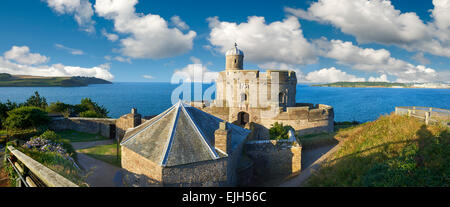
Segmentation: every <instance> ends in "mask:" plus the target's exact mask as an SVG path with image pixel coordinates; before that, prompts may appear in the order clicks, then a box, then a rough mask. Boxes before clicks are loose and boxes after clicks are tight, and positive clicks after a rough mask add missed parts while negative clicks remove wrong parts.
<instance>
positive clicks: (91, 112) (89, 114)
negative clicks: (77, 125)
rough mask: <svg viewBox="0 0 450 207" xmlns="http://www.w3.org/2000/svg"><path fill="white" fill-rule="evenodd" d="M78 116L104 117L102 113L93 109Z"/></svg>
mask: <svg viewBox="0 0 450 207" xmlns="http://www.w3.org/2000/svg"><path fill="white" fill-rule="evenodd" d="M78 116H79V117H86V118H104V117H103V116H102V115H100V114H98V113H97V112H95V111H92V110H89V111H83V112H81V113H80V114H79V115H78Z"/></svg>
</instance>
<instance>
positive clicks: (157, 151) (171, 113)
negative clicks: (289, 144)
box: [120, 102, 250, 186]
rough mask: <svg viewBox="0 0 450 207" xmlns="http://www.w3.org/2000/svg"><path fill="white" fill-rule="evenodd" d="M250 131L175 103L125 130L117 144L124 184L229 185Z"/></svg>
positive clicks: (235, 181)
mask: <svg viewBox="0 0 450 207" xmlns="http://www.w3.org/2000/svg"><path fill="white" fill-rule="evenodd" d="M249 133H250V131H249V130H246V129H244V128H241V127H238V126H236V125H233V124H230V123H227V122H225V121H223V120H222V119H219V118H217V117H215V116H212V115H210V114H208V113H205V112H203V111H201V110H199V109H196V108H194V107H191V106H189V105H185V104H183V103H182V102H179V103H177V104H175V105H174V106H172V107H171V108H169V109H167V110H166V111H164V112H163V113H161V114H159V115H157V116H156V117H154V118H152V119H151V120H148V121H146V122H144V123H142V124H141V125H139V126H137V127H135V128H132V129H129V130H127V132H126V133H125V136H124V138H123V140H122V142H121V144H120V145H121V146H122V147H121V150H122V168H123V169H125V170H126V171H127V173H126V175H125V176H124V177H125V179H124V182H125V183H126V184H127V185H130V186H153V185H155V186H234V185H236V184H237V181H238V178H237V165H238V162H239V159H240V156H241V154H242V149H243V145H244V143H245V141H246V139H247V137H248V135H249Z"/></svg>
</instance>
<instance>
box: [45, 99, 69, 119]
mask: <svg viewBox="0 0 450 207" xmlns="http://www.w3.org/2000/svg"><path fill="white" fill-rule="evenodd" d="M74 108H75V106H73V105H70V104H65V103H63V102H59V101H57V102H53V103H51V104H50V105H49V106H48V107H47V111H48V112H50V113H60V114H63V115H64V117H69V116H70V114H72V113H73V112H74Z"/></svg>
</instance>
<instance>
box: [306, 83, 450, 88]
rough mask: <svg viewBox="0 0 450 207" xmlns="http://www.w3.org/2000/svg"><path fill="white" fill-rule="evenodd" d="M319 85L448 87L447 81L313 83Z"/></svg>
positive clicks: (449, 86)
mask: <svg viewBox="0 0 450 207" xmlns="http://www.w3.org/2000/svg"><path fill="white" fill-rule="evenodd" d="M312 86H319V87H354V88H450V84H448V83H391V82H336V83H325V84H314V85H312Z"/></svg>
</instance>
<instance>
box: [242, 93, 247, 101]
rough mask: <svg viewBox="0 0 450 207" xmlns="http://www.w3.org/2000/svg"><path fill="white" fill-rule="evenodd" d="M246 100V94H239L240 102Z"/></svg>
mask: <svg viewBox="0 0 450 207" xmlns="http://www.w3.org/2000/svg"><path fill="white" fill-rule="evenodd" d="M244 101H247V94H245V93H243V94H241V102H244Z"/></svg>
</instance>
